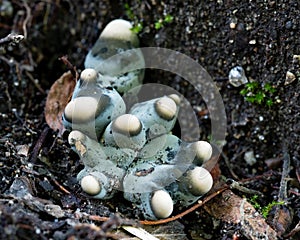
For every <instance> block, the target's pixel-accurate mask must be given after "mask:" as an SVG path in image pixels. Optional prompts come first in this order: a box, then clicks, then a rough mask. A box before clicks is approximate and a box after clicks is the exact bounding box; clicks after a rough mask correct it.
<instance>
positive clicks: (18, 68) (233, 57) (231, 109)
mask: <svg viewBox="0 0 300 240" xmlns="http://www.w3.org/2000/svg"><path fill="white" fill-rule="evenodd" d="M5 2H10V4H11V5H12V7H13V12H12V13H11V14H10V13H9V11H5V10H2V7H1V6H3V5H4V3H5ZM74 2H75V1H74ZM237 2H238V1H229V0H228V1H222V0H220V1H201V0H196V1H190V0H188V1H173V0H168V1H166V2H160V1H155V0H153V1H128V2H127V1H126V2H125V1H116V0H112V1H94V3H91V1H88V0H80V1H76V3H73V1H67V0H65V1H64V0H56V1H54V0H51V1H21V0H11V1H5V0H2V1H1V0H0V7H1V14H0V38H4V37H5V36H7V35H8V34H9V33H11V32H16V33H19V34H23V35H25V36H26V39H24V40H23V41H22V42H20V44H17V45H15V46H8V45H4V44H3V45H1V46H2V47H1V48H0V66H1V67H0V112H1V115H0V118H1V120H0V178H1V183H0V189H1V195H0V217H1V226H0V239H49V238H53V239H67V238H68V239H102V238H103V239H105V237H106V236H109V234H112V235H111V238H114V237H116V236H117V235H115V233H112V232H110V228H108V227H107V226H106V227H105V226H103V225H102V230H101V231H100V230H99V229H95V227H93V226H92V225H91V224H90V223H91V222H94V223H95V224H96V225H98V226H100V225H101V223H99V222H97V221H91V220H88V219H87V218H86V217H84V214H90V215H98V216H103V217H109V216H110V215H111V214H113V213H116V212H118V213H119V215H120V216H121V219H125V218H136V217H137V216H136V215H135V213H133V212H132V210H131V206H130V203H127V202H125V201H124V200H123V199H122V197H121V195H120V196H117V197H116V198H114V199H112V200H109V201H100V200H93V199H89V198H88V197H86V196H85V195H84V194H83V193H82V192H81V190H80V187H79V185H78V184H77V182H76V174H77V173H78V172H79V171H80V170H81V169H82V168H83V166H82V164H81V162H80V161H79V158H78V157H77V155H76V154H75V153H73V152H72V151H71V150H70V148H69V146H68V143H67V136H59V135H58V133H57V132H54V131H53V130H51V129H50V128H49V127H48V126H47V124H46V122H45V118H44V107H45V102H46V98H47V92H48V91H49V89H50V87H51V85H52V84H53V83H54V82H55V80H56V79H58V78H59V77H60V76H61V75H62V74H63V73H64V72H66V71H67V67H66V66H65V65H64V64H63V62H62V61H59V60H58V58H59V57H62V56H64V55H67V56H68V59H69V61H70V62H71V63H72V64H73V65H74V66H76V68H77V69H79V70H82V69H83V61H84V58H85V55H86V54H87V52H88V50H89V49H90V48H91V46H92V45H93V43H94V42H95V40H96V39H97V37H98V35H99V33H100V32H101V30H102V29H103V27H104V26H105V25H106V24H107V23H108V22H109V21H110V20H112V19H115V18H123V19H127V20H130V21H132V22H133V23H134V24H135V25H137V24H138V23H142V24H143V29H142V30H141V32H139V37H140V42H141V46H143V47H163V48H168V49H172V50H176V51H179V52H181V53H184V54H186V55H187V56H189V57H191V58H192V59H194V60H195V61H197V62H199V64H201V65H202V66H203V67H204V68H205V69H206V70H207V71H208V73H209V74H210V75H211V76H212V78H213V80H214V81H215V83H216V85H217V86H218V88H219V90H220V93H221V95H222V98H223V101H224V105H225V108H226V114H227V135H226V143H225V145H224V148H223V153H222V155H221V157H220V159H219V165H220V169H221V174H222V176H221V179H224V178H233V179H236V180H241V179H249V178H250V179H251V178H252V179H255V176H259V175H264V174H267V175H268V176H271V177H270V178H269V179H266V178H260V179H259V180H258V179H257V180H253V181H251V182H250V183H249V184H247V185H246V186H247V187H248V188H250V189H253V190H256V191H259V192H261V193H263V194H264V197H263V198H261V199H259V204H261V205H262V206H264V205H266V204H268V203H269V202H271V201H273V200H277V199H278V196H279V192H280V191H281V190H282V189H281V187H280V181H281V173H282V171H283V163H282V162H283V161H282V160H283V159H284V157H286V156H288V157H289V158H290V171H289V178H290V181H289V182H288V187H287V190H288V191H287V196H286V197H287V198H286V199H285V201H286V206H287V207H288V209H289V211H290V212H291V213H292V215H293V218H292V219H291V220H290V221H289V224H288V225H287V226H286V229H284V231H283V232H284V233H283V234H282V235H281V236H279V237H278V239H281V238H284V236H287V235H288V234H289V233H290V232H291V231H292V230H293V229H294V228H295V226H296V225H297V223H298V222H299V220H300V200H299V194H300V193H299V179H300V170H299V169H300V144H299V143H300V114H299V110H300V97H299V93H300V83H299V78H300V68H299V64H300V60H299V58H298V59H297V57H295V55H299V54H300V52H299V51H300V36H299V33H300V18H299V16H300V10H299V9H300V4H299V2H298V1H288V0H286V1H280V3H279V1H247V3H246V2H245V3H237ZM166 14H169V15H171V16H172V17H173V21H172V22H170V23H165V24H164V26H162V27H161V28H160V29H156V28H155V23H156V22H158V20H159V19H164V16H165V15H166ZM230 23H236V25H235V26H233V25H230ZM237 65H239V66H242V67H243V68H244V69H245V73H246V76H247V77H248V79H250V80H253V81H257V82H258V83H259V86H261V87H262V88H263V86H264V85H265V84H266V83H269V84H271V85H272V86H273V87H274V88H275V89H276V91H275V93H274V94H273V95H272V96H271V98H272V101H273V104H272V105H271V106H267V105H266V104H265V103H262V104H258V103H251V102H248V101H246V99H245V97H244V96H242V95H241V94H240V91H241V90H242V88H243V86H241V87H238V88H236V87H233V86H232V85H230V84H229V82H228V73H229V71H230V69H231V68H233V67H235V66H237ZM287 71H290V72H292V73H293V74H294V75H295V80H294V81H293V82H291V83H289V84H285V81H286V73H287ZM145 81H146V82H158V83H161V84H165V85H169V86H172V87H173V88H175V89H177V90H178V91H180V92H182V93H183V94H184V95H185V96H186V97H187V98H188V99H189V101H190V102H191V103H192V105H193V107H194V109H195V111H196V113H197V115H198V116H199V119H198V120H199V123H200V128H201V136H200V138H201V139H207V138H208V137H209V133H210V121H209V118H208V117H209V116H208V114H207V113H205V111H200V110H199V109H202V110H203V109H205V103H204V101H203V100H202V99H201V97H200V96H198V95H195V94H194V93H195V90H193V89H190V88H189V87H187V86H186V84H184V80H183V79H180V78H179V77H178V76H174V75H173V74H170V73H166V72H162V71H154V70H147V71H146V79H145ZM249 151H253V152H254V156H255V159H256V162H255V164H253V165H249V164H247V163H246V161H245V160H244V154H245V153H246V152H249ZM225 160H227V161H225ZM266 160H270V161H271V162H272V163H273V164H272V166H269V165H268V164H267V163H268V162H266ZM62 187H64V188H65V190H64V189H63V188H62ZM68 192H69V194H68ZM235 193H236V194H238V195H240V196H244V193H243V192H239V191H236V192H235ZM247 197H251V195H250V196H248V195H247ZM212 201H213V200H212ZM59 207H60V208H59ZM76 216H77V217H76ZM110 221H113V220H110ZM118 221H121V220H120V219H118ZM123 221H125V220H123ZM85 223H86V224H85ZM113 223H115V222H113ZM179 223H180V224H181V226H182V230H181V231H182V233H184V237H182V239H237V238H235V237H237V236H240V237H239V238H238V239H244V238H243V236H242V233H241V232H240V230H239V226H233V225H231V224H229V223H223V222H219V221H217V220H215V219H214V218H213V217H212V216H210V215H208V214H207V213H206V212H205V211H204V210H198V211H196V212H193V213H191V214H189V215H187V216H185V217H184V218H182V219H180V220H179ZM179 223H178V224H179ZM80 224H81V225H80ZM200 226H202V227H200ZM275 228H276V227H275ZM106 230H107V231H106ZM276 230H278V229H276ZM298 231H299V229H298ZM116 234H120V235H122V234H123V236H124V233H122V232H121V233H118V232H117V233H116ZM178 238H179V237H178ZM178 238H175V237H174V239H178ZM290 238H291V239H292V238H293V239H299V238H300V235H299V232H298V235H297V233H296V234H293V236H292V237H290Z"/></svg>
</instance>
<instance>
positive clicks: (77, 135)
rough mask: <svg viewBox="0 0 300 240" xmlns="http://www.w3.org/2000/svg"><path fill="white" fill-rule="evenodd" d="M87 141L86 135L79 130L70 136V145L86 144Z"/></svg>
mask: <svg viewBox="0 0 300 240" xmlns="http://www.w3.org/2000/svg"><path fill="white" fill-rule="evenodd" d="M85 140H86V135H84V134H83V133H82V132H79V131H77V130H75V131H72V132H70V134H69V136H68V141H69V144H70V145H71V146H72V145H75V143H76V141H81V142H84V141H85Z"/></svg>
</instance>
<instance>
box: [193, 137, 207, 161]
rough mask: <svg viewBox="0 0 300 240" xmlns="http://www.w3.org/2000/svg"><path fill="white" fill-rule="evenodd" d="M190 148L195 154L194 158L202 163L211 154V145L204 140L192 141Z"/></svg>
mask: <svg viewBox="0 0 300 240" xmlns="http://www.w3.org/2000/svg"><path fill="white" fill-rule="evenodd" d="M191 147H192V150H193V151H194V153H195V154H196V159H197V160H198V161H199V162H200V163H201V164H202V163H203V162H205V161H207V160H209V159H210V158H211V155H212V146H211V145H210V143H209V142H206V141H197V142H194V143H192V146H191Z"/></svg>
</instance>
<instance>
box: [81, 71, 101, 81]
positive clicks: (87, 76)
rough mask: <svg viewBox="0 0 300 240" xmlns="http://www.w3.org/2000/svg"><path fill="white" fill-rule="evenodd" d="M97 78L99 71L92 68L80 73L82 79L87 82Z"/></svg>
mask: <svg viewBox="0 0 300 240" xmlns="http://www.w3.org/2000/svg"><path fill="white" fill-rule="evenodd" d="M97 78H98V73H97V72H96V71H95V70H94V69H92V68H87V69H85V70H83V71H82V72H81V74H80V79H81V80H83V81H85V82H96V80H97Z"/></svg>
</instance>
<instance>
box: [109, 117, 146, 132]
mask: <svg viewBox="0 0 300 240" xmlns="http://www.w3.org/2000/svg"><path fill="white" fill-rule="evenodd" d="M112 129H113V131H115V132H118V133H121V134H124V135H127V136H136V135H137V134H139V133H140V132H141V130H142V123H141V121H140V120H139V119H138V118H137V117H136V116H134V115H132V114H124V115H121V116H119V117H117V118H116V119H115V120H114V122H113V123H112Z"/></svg>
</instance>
